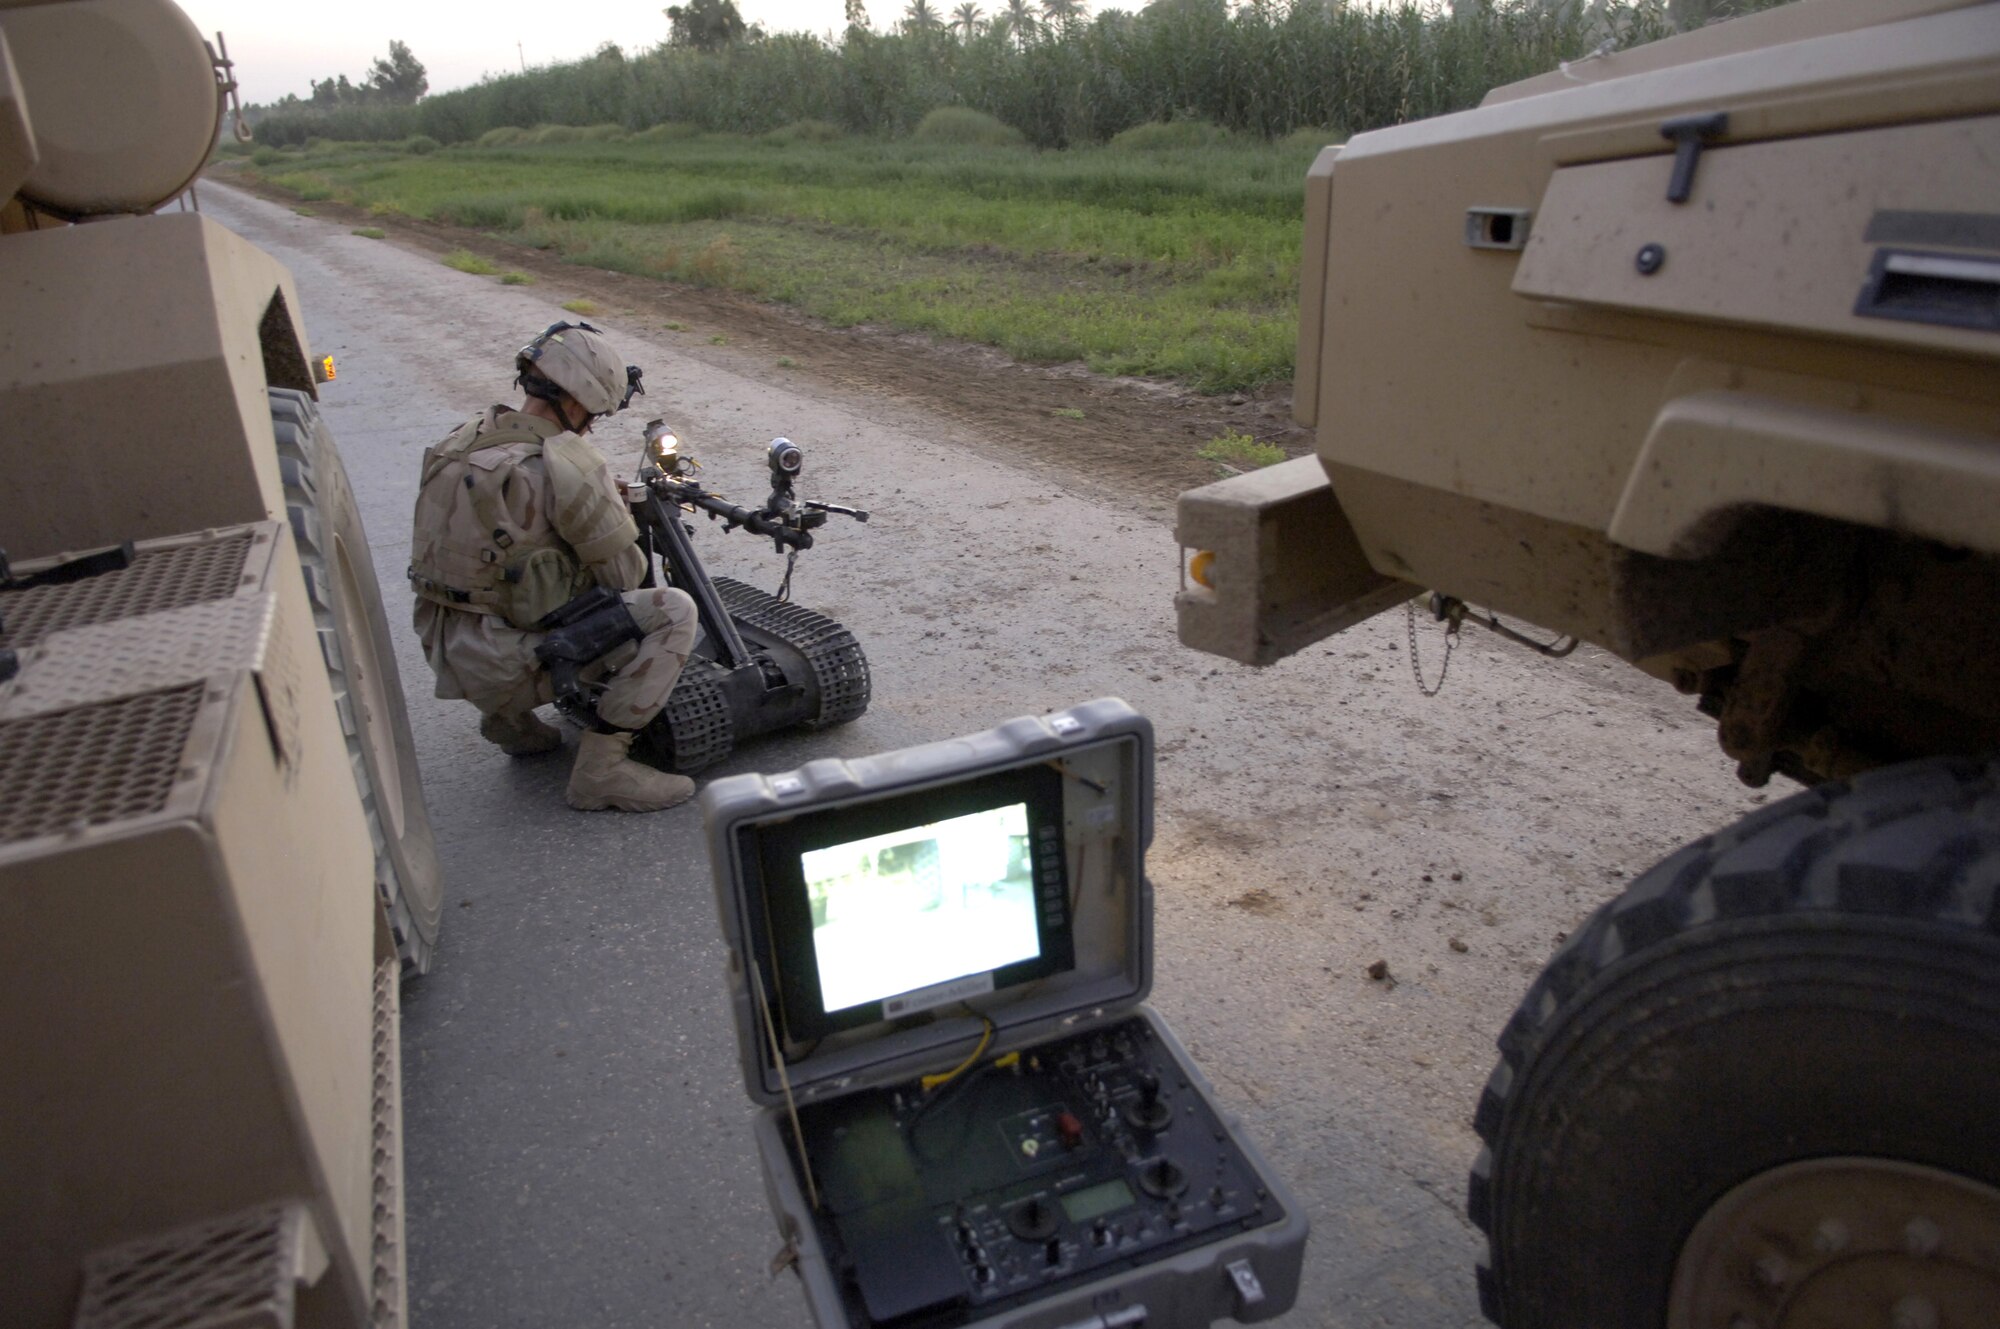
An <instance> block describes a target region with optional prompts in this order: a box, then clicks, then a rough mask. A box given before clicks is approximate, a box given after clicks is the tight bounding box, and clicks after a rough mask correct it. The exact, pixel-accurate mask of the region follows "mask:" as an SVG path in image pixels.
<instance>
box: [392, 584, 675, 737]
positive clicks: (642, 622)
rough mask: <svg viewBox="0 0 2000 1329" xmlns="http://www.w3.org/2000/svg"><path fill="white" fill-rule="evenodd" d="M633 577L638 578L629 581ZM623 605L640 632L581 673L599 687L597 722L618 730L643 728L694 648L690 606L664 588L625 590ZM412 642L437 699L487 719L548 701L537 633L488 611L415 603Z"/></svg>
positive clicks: (670, 690)
mask: <svg viewBox="0 0 2000 1329" xmlns="http://www.w3.org/2000/svg"><path fill="white" fill-rule="evenodd" d="M635 580H636V578H635ZM624 598H625V607H626V608H627V609H628V610H630V611H631V613H632V621H633V622H635V623H637V624H638V625H639V630H640V631H641V632H644V633H645V634H646V635H645V637H644V639H643V640H641V641H638V642H627V643H626V644H625V645H623V646H621V647H619V648H618V649H617V650H615V651H613V652H612V653H611V654H610V655H608V656H606V657H605V658H604V659H603V660H600V661H599V662H598V663H596V664H595V665H592V666H591V667H590V668H588V669H585V670H584V671H583V678H584V680H585V681H586V682H592V683H595V682H600V681H604V680H606V679H607V677H608V680H609V681H608V682H604V691H603V693H602V694H601V695H600V696H599V697H598V699H597V718H598V719H600V720H602V721H603V722H604V723H606V724H608V725H612V726H614V727H616V728H619V729H644V728H645V727H646V726H647V725H648V724H650V723H651V722H652V719H653V717H654V716H656V715H658V714H659V713H660V709H661V708H662V707H663V706H665V705H666V704H667V695H668V694H669V693H671V692H672V691H673V690H674V681H675V680H676V679H678V678H679V677H680V672H681V666H682V665H684V664H686V663H687V658H688V654H689V652H691V651H693V650H694V633H695V607H694V601H693V600H691V599H689V598H688V596H687V593H686V592H684V591H677V590H673V589H671V588H669V587H659V588H654V589H651V590H637V591H626V592H625V594H624ZM416 629H417V637H418V639H419V640H421V641H422V642H423V645H424V658H425V659H427V660H429V661H430V665H431V670H432V672H434V673H435V674H436V675H437V695H438V696H440V697H446V698H451V699H461V698H462V699H464V700H466V701H469V702H471V703H472V704H473V705H474V706H476V707H478V708H479V710H480V711H481V712H482V713H483V714H486V715H505V716H514V715H520V714H522V713H523V712H526V711H531V710H533V709H534V708H535V707H537V706H545V705H547V704H548V703H549V702H551V701H553V700H554V699H555V698H554V694H553V693H551V692H550V690H549V676H548V675H547V674H546V673H544V672H543V671H542V667H541V665H540V663H539V662H537V661H536V659H535V645H536V643H537V642H539V641H541V639H542V634H541V633H539V632H523V631H521V630H520V629H519V628H515V627H510V626H509V625H508V624H507V622H506V621H505V620H504V619H501V618H500V617H498V616H497V615H494V614H469V613H465V612H463V611H462V610H458V609H448V608H446V607H445V606H443V605H440V604H437V603H436V602H434V601H430V600H419V601H417V612H416Z"/></svg>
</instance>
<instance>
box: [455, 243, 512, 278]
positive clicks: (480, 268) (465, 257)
mask: <svg viewBox="0 0 2000 1329" xmlns="http://www.w3.org/2000/svg"><path fill="white" fill-rule="evenodd" d="M442 261H443V263H444V265H445V266H446V267H448V268H456V269H458V270H459V271H460V272H469V273H471V274H472V275H473V276H475V277H491V276H492V275H493V274H494V273H496V272H498V271H500V269H498V268H496V267H494V266H493V264H492V262H491V261H489V260H487V259H483V258H481V257H480V256H479V255H477V254H475V253H473V252H472V251H471V250H470V249H454V250H452V251H451V252H450V253H449V254H446V255H445V256H444V258H443V260H442Z"/></svg>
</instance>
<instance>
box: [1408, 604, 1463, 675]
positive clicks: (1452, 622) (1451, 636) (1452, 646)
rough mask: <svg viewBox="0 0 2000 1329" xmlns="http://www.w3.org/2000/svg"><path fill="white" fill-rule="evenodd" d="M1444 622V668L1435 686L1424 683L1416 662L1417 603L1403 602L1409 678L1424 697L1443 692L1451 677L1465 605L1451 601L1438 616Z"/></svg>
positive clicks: (1440, 671)
mask: <svg viewBox="0 0 2000 1329" xmlns="http://www.w3.org/2000/svg"><path fill="white" fill-rule="evenodd" d="M1438 617H1439V618H1441V619H1443V620H1444V623H1445V629H1444V668H1442V669H1440V670H1438V681H1437V685H1436V686H1435V687H1433V686H1432V685H1430V684H1428V683H1426V682H1424V670H1423V666H1422V665H1421V664H1419V663H1418V662H1417V602H1416V601H1415V600H1414V599H1410V600H1405V601H1404V602H1403V626H1404V628H1405V629H1407V630H1408V633H1409V638H1410V676H1411V677H1412V678H1414V679H1416V680H1417V691H1419V692H1421V693H1423V694H1424V695H1425V696H1426V697H1435V696H1437V694H1438V693H1440V692H1443V691H1444V681H1445V679H1446V678H1448V677H1450V676H1451V653H1452V652H1453V651H1454V650H1456V649H1457V648H1458V633H1459V629H1460V628H1462V627H1463V626H1464V625H1465V605H1464V603H1463V602H1462V601H1458V600H1453V601H1451V602H1450V603H1449V605H1448V606H1447V607H1446V608H1445V610H1444V612H1442V613H1440V614H1439V615H1438Z"/></svg>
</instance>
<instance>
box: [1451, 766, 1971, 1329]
mask: <svg viewBox="0 0 2000 1329" xmlns="http://www.w3.org/2000/svg"><path fill="white" fill-rule="evenodd" d="M1996 790H2000V759H1993V760H1987V761H1979V760H1975V759H1966V758H1957V757H1953V758H1932V759H1927V760H1923V761H1918V762H1911V763H1906V764H1903V765H1900V766H1893V767H1886V768H1882V769H1879V770H1875V771H1870V772H1868V773H1866V774H1864V775H1862V776H1859V777H1857V778H1856V779H1855V780H1853V781H1852V782H1851V783H1848V784H1828V785H1821V786H1818V787H1817V788H1814V789H1810V790H1806V791H1804V792H1802V793H1799V794H1796V795H1793V796H1792V797H1790V798H1787V799H1784V800H1782V801H1780V802H1778V803H1774V804H1772V805H1770V806H1769V807H1765V808H1761V809H1759V810H1758V811H1757V812H1755V813H1752V814H1750V815H1749V816H1747V817H1745V818H1744V819H1743V820H1741V821H1739V822H1738V823H1736V824H1735V825H1733V826H1731V827H1729V828H1727V829H1726V830H1723V831H1720V832H1718V833H1716V834H1715V835H1711V836H1709V837H1707V838H1705V839H1703V840H1700V841H1697V842H1695V843H1693V844H1690V845H1687V846H1685V847H1683V848H1682V849H1680V850H1678V851H1676V852H1675V853H1673V854H1670V855H1669V856H1668V857H1666V858H1665V859H1663V860H1661V862H1660V863H1658V864H1657V865H1655V866H1654V867H1653V868H1651V869H1650V870H1648V871H1647V872H1646V873H1644V874H1642V875H1641V876H1640V877H1639V878H1638V879H1636V880H1635V881H1634V882H1633V883H1632V885H1631V886H1630V887H1629V888H1628V889H1627V890H1626V892H1625V893H1624V894H1623V895H1622V896H1621V897H1619V898H1618V899H1617V900H1614V901H1612V902H1610V903H1608V904H1606V905H1604V906H1603V907H1601V908H1599V909H1598V910H1597V911H1596V912H1595V913H1593V914H1592V915H1591V916H1590V917H1589V918H1587V919H1586V920H1585V921H1584V922H1583V924H1582V925H1581V926H1579V927H1578V928H1577V930H1576V932H1575V933H1574V934H1573V935H1572V936H1571V937H1570V938H1569V939H1568V940H1567V941H1566V942H1565V943H1564V945H1563V946H1562V947H1561V948H1560V949H1559V950H1558V951H1557V952H1556V954H1555V955H1554V956H1553V957H1552V958H1551V959H1550V961H1549V963H1548V965H1547V967H1546V968H1545V969H1544V970H1543V972H1542V974H1541V976H1540V977H1538V978H1537V979H1536V980H1535V982H1534V983H1533V984H1532V985H1531V986H1530V987H1529V989H1528V992H1527V995H1526V996H1525V997H1524V998H1523V999H1522V1001H1521V1004H1520V1006H1519V1008H1518V1009H1517V1010H1516V1011H1515V1012H1514V1014H1513V1016H1512V1018H1510V1019H1509V1020H1508V1022H1507V1024H1506V1027H1505V1029H1504V1030H1503V1031H1502V1033H1501V1035H1500V1037H1499V1038H1498V1040H1497V1045H1498V1047H1499V1050H1500V1058H1499V1060H1498V1062H1497V1064H1496V1065H1495V1067H1494V1070H1493V1073H1492V1075H1491V1076H1490V1077H1488V1079H1487V1082H1486V1086H1485V1088H1484V1089H1483V1090H1482V1092H1481V1094H1480V1099H1479V1105H1478V1108H1477V1109H1476V1111H1475V1112H1474V1115H1473V1129H1474V1130H1475V1131H1476V1132H1477V1134H1478V1136H1479V1138H1480V1141H1481V1144H1482V1145H1483V1148H1482V1149H1481V1151H1480V1155H1479V1159H1478V1161H1477V1162H1476V1163H1475V1164H1474V1165H1473V1169H1472V1173H1471V1176H1470V1178H1469V1181H1468V1186H1467V1200H1466V1214H1467V1217H1468V1218H1470V1219H1471V1221H1472V1222H1473V1224H1474V1225H1475V1226H1476V1227H1477V1228H1478V1229H1479V1230H1480V1232H1481V1233H1482V1234H1483V1235H1484V1237H1485V1239H1486V1240H1485V1243H1484V1250H1483V1252H1482V1256H1481V1259H1480V1261H1479V1266H1478V1277H1479V1294H1480V1304H1481V1309H1482V1311H1483V1312H1484V1314H1485V1315H1486V1317H1487V1318H1488V1319H1489V1320H1491V1321H1493V1322H1494V1323H1495V1324H1504V1323H1505V1321H1504V1319H1503V1318H1502V1316H1503V1313H1504V1312H1503V1300H1504V1298H1503V1292H1504V1286H1503V1276H1502V1271H1503V1269H1504V1263H1503V1261H1502V1260H1501V1258H1500V1252H1499V1251H1497V1250H1496V1249H1495V1245H1494V1234H1495V1231H1496V1227H1497V1225H1498V1222H1499V1214H1498V1197H1499V1194H1500V1172H1501V1170H1502V1169H1503V1168H1504V1166H1505V1158H1504V1151H1503V1150H1502V1149H1501V1147H1500V1141H1501V1134H1502V1130H1503V1127H1504V1125H1505V1123H1506V1120H1507V1117H1508V1114H1509V1111H1510V1109H1511V1107H1512V1105H1513V1101H1514V1096H1515V1095H1516V1093H1517V1091H1518V1088H1519V1087H1520V1086H1522V1085H1524V1084H1525V1083H1526V1082H1527V1078H1528V1076H1527V1071H1528V1068H1529V1067H1530V1065H1531V1063H1532V1062H1533V1060H1534V1058H1535V1057H1536V1055H1537V1054H1538V1053H1539V1052H1540V1050H1541V1049H1542V1048H1543V1047H1544V1046H1545V1045H1546V1044H1547V1043H1548V1041H1549V1040H1550V1038H1551V1037H1552V1035H1553V1033H1554V1032H1555V1030H1556V1029H1557V1027H1558V1026H1559V1025H1560V1024H1561V1023H1562V1022H1563V1021H1564V1020H1565V1019H1566V1018H1568V1016H1569V1015H1570V1013H1571V1012H1572V1011H1573V1010H1575V1009H1576V1008H1577V1007H1578V1006H1579V1005H1580V1004H1581V1002H1580V1000H1579V999H1580V998H1581V997H1582V996H1583V995H1584V994H1585V993H1586V992H1587V991H1588V990H1590V989H1591V988H1592V987H1593V985H1594V984H1596V983H1598V982H1599V981H1600V980H1602V979H1604V978H1605V976H1606V974H1607V973H1608V971H1610V970H1612V969H1613V968H1614V967H1619V966H1622V965H1624V964H1626V963H1628V962H1632V961H1635V960H1636V959H1637V958H1638V957H1640V956H1641V955H1643V954H1644V953H1645V952H1647V951H1649V950H1652V949H1654V948H1657V947H1659V946H1662V945H1665V944H1667V943H1669V942H1671V941H1673V940H1674V939H1676V938H1678V937H1680V936H1682V935H1684V934H1685V933H1687V932H1689V931H1691V930H1692V929H1694V928H1697V927H1701V926H1706V925H1708V924H1709V923H1711V922H1715V921H1724V920H1726V921H1737V920H1742V919H1747V918H1761V917H1773V916H1779V915H1788V914H1796V913H1799V912H1801V911H1826V912H1835V911H1837V912H1842V913H1848V914H1870V915H1887V916H1893V917H1896V918H1900V919H1905V920H1918V921H1930V922H1935V923H1940V924H1945V925H1955V926H1957V927H1960V928H1975V929H1983V930H1985V931H1987V932H1991V933H1995V934H2000V798H1996V796H1995V795H1996ZM1968 813H1971V814H1973V815H1972V816H1970V817H1969V816H1968V815H1967V814H1968ZM1982 823H1983V824H1982Z"/></svg>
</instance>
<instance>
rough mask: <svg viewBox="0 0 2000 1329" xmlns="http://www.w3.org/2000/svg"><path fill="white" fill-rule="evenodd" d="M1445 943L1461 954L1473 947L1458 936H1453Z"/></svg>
mask: <svg viewBox="0 0 2000 1329" xmlns="http://www.w3.org/2000/svg"><path fill="white" fill-rule="evenodd" d="M1445 944H1446V945H1448V946H1450V947H1451V948H1452V949H1453V950H1455V951H1457V952H1458V953H1459V954H1460V955H1463V954H1465V953H1466V952H1467V951H1469V950H1471V949H1472V948H1471V947H1470V946H1468V945H1466V944H1465V943H1464V942H1463V941H1461V940H1460V939H1459V938H1457V937H1453V938H1452V939H1451V940H1450V941H1449V942H1447V943H1445Z"/></svg>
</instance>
